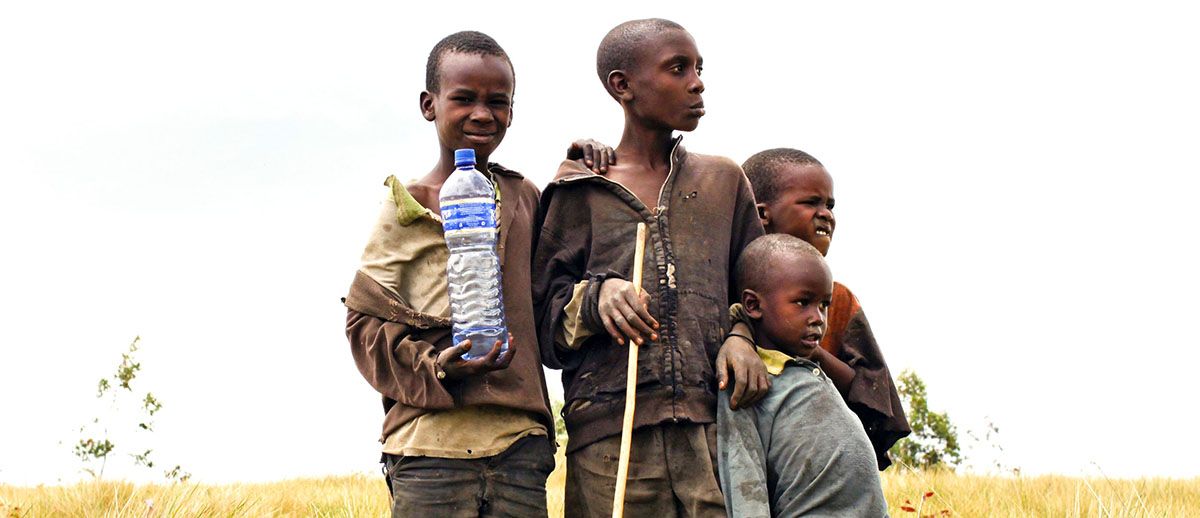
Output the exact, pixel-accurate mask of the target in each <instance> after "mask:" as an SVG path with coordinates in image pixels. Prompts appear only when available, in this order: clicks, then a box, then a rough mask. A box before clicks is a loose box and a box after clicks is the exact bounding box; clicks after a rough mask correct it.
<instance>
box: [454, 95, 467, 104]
mask: <svg viewBox="0 0 1200 518" xmlns="http://www.w3.org/2000/svg"><path fill="white" fill-rule="evenodd" d="M450 100H451V101H454V102H456V103H459V104H463V103H469V102H471V98H470V97H467V96H465V95H456V96H454V97H451V98H450Z"/></svg>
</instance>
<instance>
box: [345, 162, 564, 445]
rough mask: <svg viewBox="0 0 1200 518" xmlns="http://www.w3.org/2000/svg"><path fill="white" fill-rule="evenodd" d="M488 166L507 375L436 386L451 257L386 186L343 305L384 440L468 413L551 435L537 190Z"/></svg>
mask: <svg viewBox="0 0 1200 518" xmlns="http://www.w3.org/2000/svg"><path fill="white" fill-rule="evenodd" d="M488 167H489V171H490V172H491V176H492V178H493V181H494V182H495V184H496V185H497V187H498V188H499V191H500V194H501V200H500V204H499V209H500V215H499V217H500V222H499V225H500V240H499V242H498V244H497V254H498V255H499V258H500V268H501V272H502V283H503V285H502V286H503V297H504V309H505V316H506V317H507V320H508V330H509V332H510V333H511V334H512V335H513V342H512V343H511V345H510V346H511V347H513V348H515V349H514V351H513V354H515V356H514V357H513V360H512V363H511V364H509V366H508V368H507V369H504V370H499V371H493V372H490V373H487V374H485V375H482V376H476V377H471V378H467V379H462V380H457V381H453V382H449V381H446V382H443V381H442V380H439V379H437V376H436V373H435V370H434V366H435V365H434V362H435V360H436V359H437V355H438V353H439V352H440V351H442V350H444V349H445V348H447V347H450V346H451V345H453V344H452V337H451V329H450V306H449V297H448V296H447V294H446V270H445V265H446V258H447V257H448V255H449V251H448V250H447V248H446V244H445V238H434V239H429V238H427V237H422V236H428V235H429V232H428V231H429V230H430V229H421V230H417V229H415V228H412V227H413V226H414V225H425V226H432V227H436V228H435V229H434V230H435V231H436V233H437V234H436V236H440V235H441V232H442V231H441V223H440V222H439V221H438V220H436V219H434V218H433V217H432V213H431V212H429V211H428V210H427V209H425V208H424V207H421V206H420V205H419V204H416V206H415V207H414V206H412V205H413V204H415V200H412V201H411V202H410V203H409V204H408V205H407V206H405V204H403V203H396V200H400V199H402V198H405V197H406V195H407V191H406V190H405V187H404V185H403V184H401V183H400V182H399V181H397V180H396V179H395V178H394V177H392V178H389V179H388V181H387V185H388V186H389V187H390V188H391V190H392V195H391V196H390V197H389V198H390V200H389V201H388V202H385V203H384V207H383V211H382V213H381V215H380V219H379V221H378V223H377V224H376V230H375V232H374V235H373V236H372V238H371V242H370V243H368V245H367V247H366V250H365V251H364V252H363V263H362V267H361V268H360V269H359V271H358V272H357V273H356V274H355V277H354V281H353V283H352V284H351V286H350V291H349V294H348V295H347V296H346V298H345V299H344V302H345V304H346V308H347V314H346V337H347V338H348V339H349V342H350V351H351V353H352V354H353V356H354V362H355V365H356V366H357V367H358V370H359V372H360V373H361V374H362V375H363V377H364V378H366V380H367V381H368V382H369V383H370V384H371V386H372V387H374V388H375V390H377V391H378V392H379V393H380V394H381V395H382V397H383V408H384V411H385V412H386V416H385V417H384V422H383V433H382V436H381V438H380V440H381V441H382V440H383V439H385V438H387V437H388V436H389V435H391V434H392V433H393V432H395V431H396V430H397V429H398V428H400V426H401V425H403V424H404V423H406V422H408V421H410V420H412V419H414V418H416V417H417V416H420V415H422V414H425V413H428V412H433V411H437V410H446V409H451V408H458V407H463V406H469V405H497V406H501V407H507V408H514V409H518V410H525V411H528V412H530V413H532V414H534V415H537V416H539V420H540V421H542V422H543V424H545V425H546V427H547V430H553V429H554V421H553V419H552V418H551V417H550V416H551V414H550V404H549V399H548V396H547V393H546V381H545V378H544V374H543V371H542V368H541V364H540V362H539V361H538V353H539V351H538V346H537V333H536V331H535V329H534V315H533V301H532V299H531V297H530V292H529V285H530V270H529V265H530V261H529V251H530V250H531V246H532V241H533V225H532V222H533V218H534V215H535V213H536V211H537V203H538V191H537V188H536V187H534V185H533V183H531V182H530V181H528V180H526V179H525V178H524V177H522V176H521V175H520V174H519V173H517V172H515V171H510V170H508V169H505V168H503V167H501V166H499V165H497V164H489V166H488ZM399 190H405V191H404V192H403V193H401V192H400V191H399ZM407 198H408V199H409V200H411V196H407ZM436 236H435V237H436ZM418 240H419V241H418ZM430 272H432V273H430Z"/></svg>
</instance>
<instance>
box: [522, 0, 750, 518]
mask: <svg viewBox="0 0 1200 518" xmlns="http://www.w3.org/2000/svg"><path fill="white" fill-rule="evenodd" d="M701 62H702V60H701V58H700V55H699V52H698V51H697V49H696V43H695V41H694V40H693V39H692V37H691V35H690V34H688V32H687V31H686V30H684V29H683V28H682V27H680V26H679V25H678V24H676V23H674V22H670V21H667V20H661V19H650V20H635V21H630V22H626V23H623V24H621V25H618V26H617V27H616V28H614V29H613V30H611V31H610V32H609V33H608V35H606V36H605V37H604V40H603V41H602V42H601V43H600V47H599V49H598V51H597V72H598V74H599V76H600V79H601V81H602V82H603V83H604V86H605V88H606V89H607V91H608V93H609V94H610V95H611V96H612V97H613V98H614V99H615V100H616V101H617V102H618V103H619V104H620V105H621V107H622V109H623V110H624V112H625V128H624V132H623V134H622V137H621V143H620V145H618V146H617V153H618V155H619V156H620V157H621V161H620V164H617V165H612V166H610V167H609V169H608V174H607V177H605V176H600V175H596V174H593V173H591V172H589V171H587V170H586V169H584V168H583V167H581V166H579V165H578V164H575V163H571V162H565V163H563V165H562V166H561V167H560V168H559V171H558V175H557V176H556V178H555V179H554V181H552V182H551V184H550V185H549V186H547V187H546V191H545V193H544V194H543V196H542V202H541V207H542V211H541V212H540V213H539V214H540V215H539V220H540V221H542V222H543V223H542V226H541V233H540V234H539V238H538V241H537V244H536V245H535V249H534V267H533V268H534V270H533V271H534V272H536V275H535V278H534V304H535V307H536V311H537V315H538V333H539V334H538V338H539V341H540V344H541V350H542V361H543V362H544V363H545V364H546V365H547V366H549V367H551V368H556V369H563V386H564V391H565V399H566V403H565V405H564V409H563V416H564V418H565V421H566V425H567V432H568V434H569V436H570V440H569V442H568V444H567V480H566V499H565V509H566V510H567V513H568V515H569V516H609V515H610V514H611V513H612V504H613V491H614V486H615V484H616V472H617V462H618V450H619V445H620V440H621V437H620V435H621V421H622V416H623V414H624V405H625V398H626V397H634V396H635V395H633V394H626V393H625V383H626V377H625V374H626V365H627V356H628V352H627V350H626V349H625V347H623V346H624V345H629V342H633V343H635V344H639V350H638V360H637V362H638V367H637V369H638V385H637V387H638V388H637V394H636V398H637V411H636V412H635V414H634V415H635V420H634V426H635V431H634V433H633V437H632V445H633V446H632V455H631V461H630V466H629V477H628V479H629V485H628V487H627V492H626V495H625V502H624V509H625V515H626V516H677V515H681V516H724V515H725V511H724V503H723V501H722V498H721V494H720V490H719V487H718V483H717V477H716V471H715V470H716V449H715V448H716V437H715V428H714V425H713V423H714V422H715V420H716V392H717V389H718V386H719V387H720V388H722V389H724V388H726V386H729V384H730V382H731V381H732V382H733V385H732V388H733V390H734V392H735V395H734V398H736V399H735V400H736V401H738V404H741V405H743V406H747V405H751V404H753V402H754V401H755V400H757V399H758V398H761V397H762V395H763V394H765V392H766V388H767V387H766V385H767V383H768V381H767V379H766V372H765V369H764V367H763V366H762V361H761V360H760V359H759V358H758V357H757V355H756V354H755V353H754V350H753V347H752V346H750V345H749V344H747V343H745V342H742V341H740V340H729V341H728V343H729V344H730V345H728V346H724V347H722V344H723V337H724V333H725V330H726V329H728V326H727V323H728V317H727V308H728V307H729V303H730V300H731V299H730V296H731V294H732V293H733V291H732V283H731V277H732V271H733V264H734V261H735V259H736V258H737V255H738V253H739V252H740V251H741V250H742V248H743V247H745V245H746V243H749V242H750V241H751V240H753V239H754V238H755V237H758V236H760V235H762V233H763V230H762V225H761V223H759V218H758V216H757V214H756V211H755V207H754V198H753V195H752V194H751V192H750V186H749V183H748V181H747V180H746V178H745V176H744V175H743V174H742V173H741V169H740V168H739V167H738V166H737V164H735V163H733V162H732V161H730V160H729V159H726V158H721V157H713V156H704V155H697V154H691V153H688V152H687V151H685V150H684V149H683V147H682V146H680V145H679V142H680V139H679V138H674V137H673V135H672V133H673V132H674V131H675V130H680V131H691V130H693V129H695V128H696V126H697V125H698V124H699V122H700V117H701V116H703V115H704V103H703V101H702V98H701V93H702V92H703V91H704V83H703V82H702V81H701V80H700V77H699V75H700V69H701ZM638 222H644V223H646V224H647V227H648V232H647V244H646V256H645V263H644V269H643V274H644V279H645V280H644V281H643V284H642V285H643V287H644V291H643V292H642V293H641V294H640V295H639V294H637V292H636V291H635V290H634V287H633V285H632V283H630V282H629V280H630V279H632V278H633V273H632V272H631V271H630V270H631V267H632V266H633V262H634V261H633V251H634V246H635V243H634V239H635V233H636V225H637V223H638ZM714 360H715V361H716V369H715V371H716V372H715V373H714V368H713V364H714ZM730 372H732V373H733V374H732V375H730ZM730 378H732V380H731V379H730Z"/></svg>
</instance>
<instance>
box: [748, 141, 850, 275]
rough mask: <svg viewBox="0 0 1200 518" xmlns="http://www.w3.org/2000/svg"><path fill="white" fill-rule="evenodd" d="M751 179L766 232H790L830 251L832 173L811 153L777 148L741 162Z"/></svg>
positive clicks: (835, 224) (833, 223)
mask: <svg viewBox="0 0 1200 518" xmlns="http://www.w3.org/2000/svg"><path fill="white" fill-rule="evenodd" d="M742 170H743V171H745V172H746V177H747V178H749V179H750V186H751V187H752V188H753V189H754V198H755V199H756V200H758V216H759V217H760V218H762V223H763V228H765V229H766V231H767V232H768V233H782V234H790V235H793V236H796V237H798V238H800V239H803V240H805V241H807V242H808V243H810V244H811V245H813V246H815V247H816V248H817V250H819V251H820V252H821V255H826V254H828V253H829V244H830V242H831V241H833V229H834V227H835V226H837V221H835V220H834V218H833V177H831V176H829V172H828V171H826V170H825V166H823V165H821V162H818V161H817V159H816V158H813V156H812V155H810V154H808V153H805V152H803V151H800V150H798V149H789V148H776V149H768V150H766V151H763V152H761V153H758V154H755V155H754V156H752V157H750V158H749V159H747V160H746V163H744V164H742Z"/></svg>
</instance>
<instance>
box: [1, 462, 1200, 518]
mask: <svg viewBox="0 0 1200 518" xmlns="http://www.w3.org/2000/svg"><path fill="white" fill-rule="evenodd" d="M559 463H560V469H559V470H556V471H555V473H554V474H552V475H551V477H550V481H549V483H548V484H547V487H548V488H549V493H550V494H549V507H550V515H551V516H562V485H563V473H562V470H561V463H562V457H561V455H560V457H559ZM883 488H884V493H885V494H886V495H887V498H888V502H889V503H890V507H891V509H890V510H891V513H892V515H893V516H895V517H901V518H902V517H906V516H912V517H916V516H918V511H919V514H920V515H921V516H935V517H936V516H997V517H1006V516H1014V517H1015V516H1021V517H1025V516H1067V517H1076V516H1080V517H1082V516H1097V517H1142V516H1200V479H1192V480H1169V479H1140V480H1110V479H1104V478H1087V479H1084V478H1070V477H1059V476H1046V477H989V476H975V475H956V474H954V473H949V472H934V473H900V472H892V471H891V470H889V471H888V472H887V473H885V474H884V476H883ZM928 493H932V494H931V495H930V496H929V497H928V498H924V499H923V498H922V497H923V496H924V495H926V494H928ZM906 502H907V503H906ZM388 504H389V502H388V497H387V489H386V486H385V485H384V483H383V480H382V479H381V478H380V477H378V476H364V475H355V476H346V477H329V478H323V479H297V480H288V481H283V482H273V483H265V484H233V485H198V484H177V485H169V486H159V485H141V486H137V485H133V484H128V483H122V482H92V483H83V484H77V485H73V486H64V487H52V486H46V487H32V488H26V487H13V486H0V518H9V517H26V516H30V517H33V516H37V517H40V516H98V517H99V516H134V517H151V516H154V517H159V516H188V517H191V516H222V517H225V516H229V517H259V516H387V514H388V509H389V505H388ZM905 507H908V508H911V509H912V511H908V510H906V509H905Z"/></svg>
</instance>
